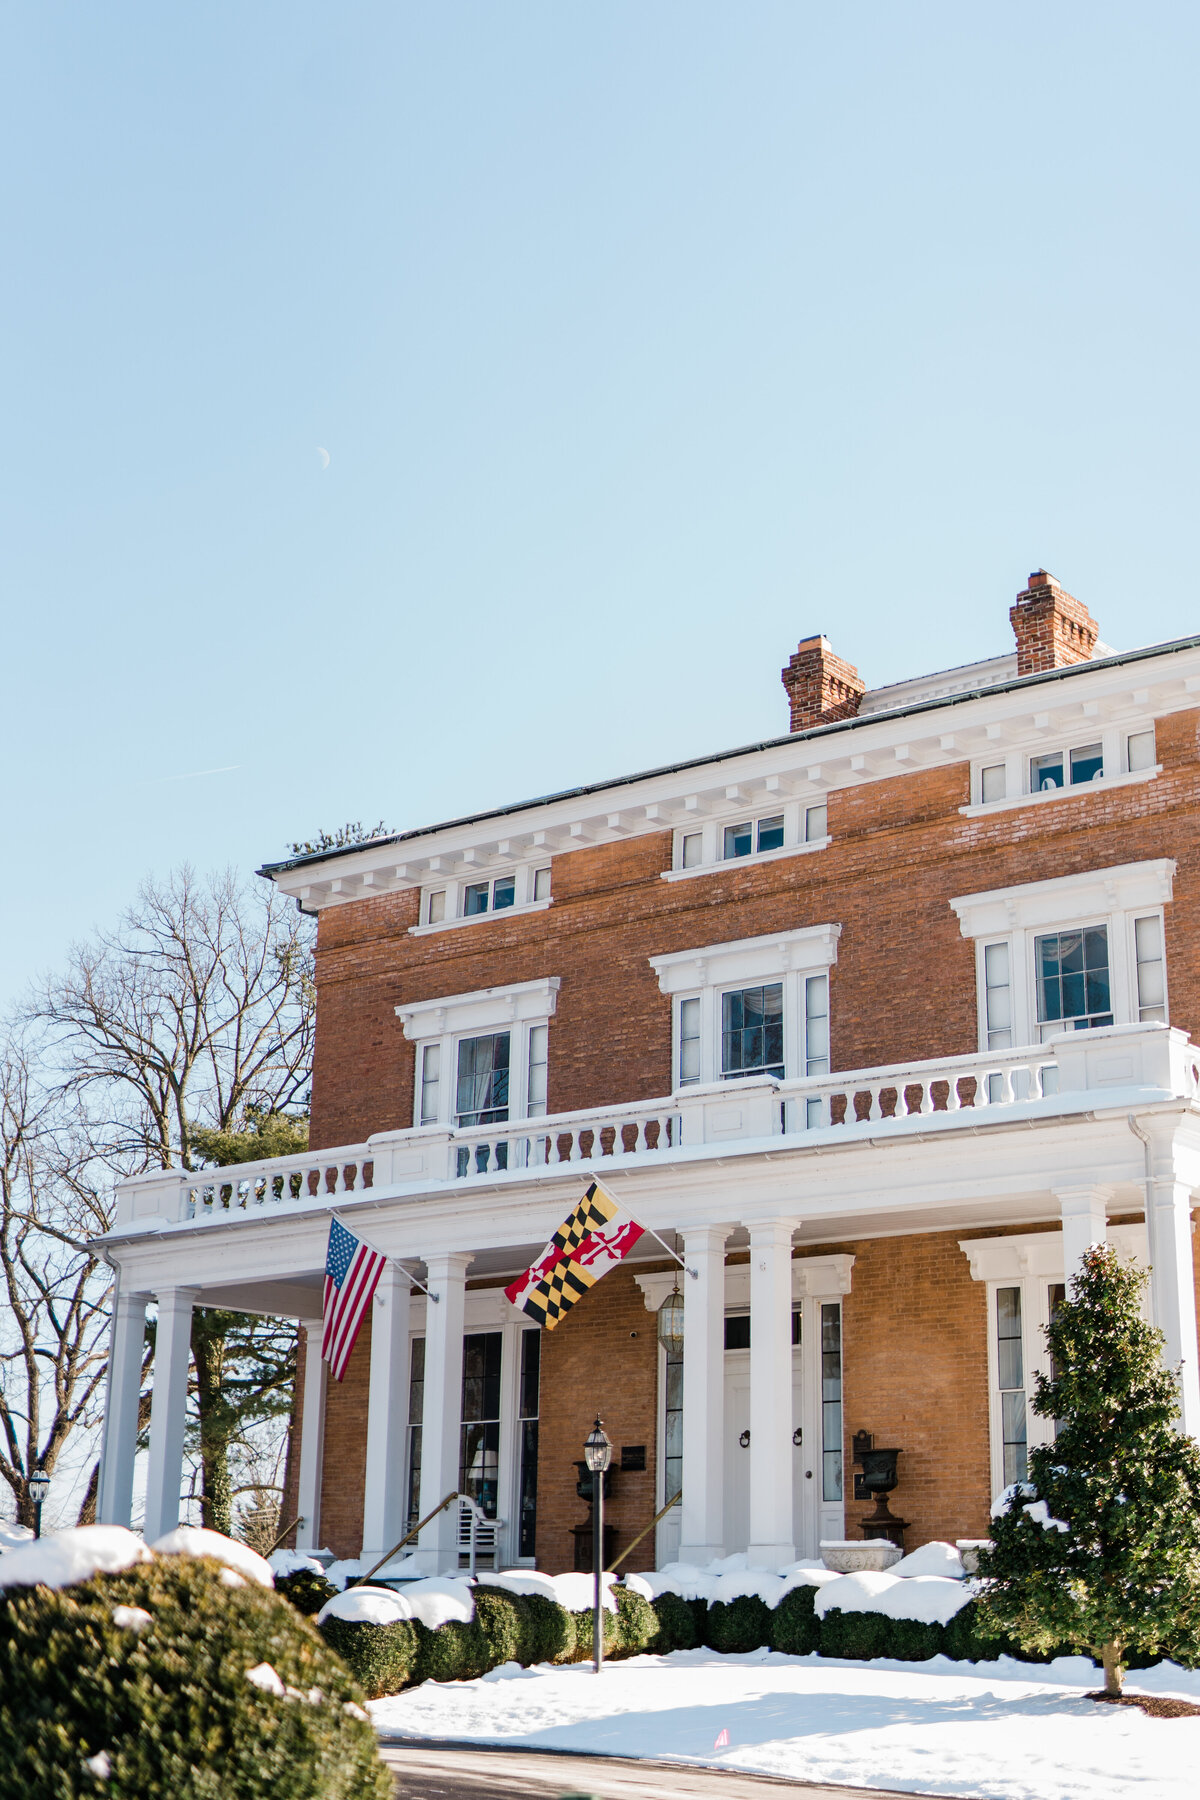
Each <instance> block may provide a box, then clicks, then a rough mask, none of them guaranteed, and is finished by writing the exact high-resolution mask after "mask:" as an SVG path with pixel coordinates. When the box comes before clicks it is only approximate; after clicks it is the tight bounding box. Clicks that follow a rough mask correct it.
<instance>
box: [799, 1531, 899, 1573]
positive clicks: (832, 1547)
mask: <svg viewBox="0 0 1200 1800" xmlns="http://www.w3.org/2000/svg"><path fill="white" fill-rule="evenodd" d="M820 1551H821V1561H822V1562H823V1563H824V1564H825V1567H826V1568H827V1569H834V1570H836V1571H837V1573H838V1574H839V1575H857V1574H858V1572H859V1570H860V1569H875V1570H878V1571H882V1570H884V1569H890V1568H891V1567H892V1565H893V1564H894V1563H898V1562H899V1561H900V1558H901V1557H902V1556H903V1555H904V1552H903V1550H901V1548H900V1546H899V1545H898V1544H889V1543H888V1541H887V1539H886V1538H873V1539H870V1540H865V1539H862V1538H858V1539H856V1540H854V1541H853V1542H852V1541H850V1540H849V1539H845V1540H837V1541H835V1542H828V1543H826V1542H824V1541H823V1542H822V1543H821V1545H820Z"/></svg>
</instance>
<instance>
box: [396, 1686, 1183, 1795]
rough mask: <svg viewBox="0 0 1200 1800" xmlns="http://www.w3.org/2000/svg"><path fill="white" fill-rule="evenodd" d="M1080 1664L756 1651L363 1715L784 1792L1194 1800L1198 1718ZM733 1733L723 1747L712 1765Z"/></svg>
mask: <svg viewBox="0 0 1200 1800" xmlns="http://www.w3.org/2000/svg"><path fill="white" fill-rule="evenodd" d="M1099 1679H1100V1678H1099V1673H1098V1671H1097V1670H1096V1668H1095V1667H1094V1666H1093V1665H1092V1664H1091V1663H1090V1662H1088V1661H1086V1660H1085V1659H1084V1658H1082V1657H1068V1658H1061V1659H1060V1660H1059V1661H1057V1662H1055V1663H1052V1664H1049V1665H1046V1666H1039V1665H1030V1664H1028V1663H1017V1662H1013V1661H1010V1660H1009V1659H1008V1658H1002V1659H1001V1660H1000V1662H998V1663H955V1662H950V1661H949V1660H948V1659H947V1658H946V1657H940V1656H939V1657H934V1658H933V1659H932V1660H931V1661H930V1662H926V1663H898V1662H886V1661H878V1662H869V1663H859V1662H855V1663H851V1662H837V1661H834V1660H832V1659H831V1658H827V1657H816V1656H803V1657H792V1656H780V1655H778V1654H776V1653H773V1652H771V1651H764V1650H755V1651H752V1652H751V1653H750V1654H749V1655H747V1656H718V1655H717V1654H716V1653H715V1652H714V1651H711V1650H686V1651H676V1652H675V1653H674V1654H673V1655H671V1656H662V1657H659V1656H637V1657H632V1658H631V1659H630V1660H629V1661H628V1662H622V1663H613V1664H610V1665H607V1666H606V1667H605V1669H604V1672H603V1674H602V1675H601V1676H600V1677H599V1678H597V1676H596V1675H595V1674H594V1673H593V1672H592V1669H591V1666H590V1664H587V1663H575V1664H571V1665H569V1666H568V1667H566V1668H553V1667H551V1666H549V1665H543V1666H542V1667H541V1668H538V1669H516V1668H515V1667H514V1666H513V1665H511V1664H510V1665H506V1667H505V1669H494V1670H492V1672H491V1675H490V1677H484V1678H483V1679H482V1680H480V1681H464V1682H446V1683H437V1682H426V1683H425V1684H424V1685H423V1686H422V1687H418V1688H411V1689H410V1690H409V1691H408V1692H407V1693H405V1694H398V1695H396V1696H394V1697H393V1698H391V1699H387V1700H377V1701H375V1702H374V1703H373V1704H372V1706H371V1709H370V1711H371V1716H372V1720H373V1722H374V1724H375V1727H376V1729H377V1730H378V1731H379V1732H380V1733H381V1734H383V1735H384V1736H391V1735H394V1734H395V1735H409V1736H419V1737H441V1738H454V1739H457V1740H459V1741H473V1742H478V1743H484V1744H503V1745H504V1746H505V1747H506V1748H509V1749H517V1748H524V1747H529V1746H534V1747H537V1748H539V1749H543V1750H574V1751H586V1752H589V1753H591V1754H593V1755H609V1756H631V1757H652V1758H655V1759H658V1760H668V1761H679V1762H681V1763H700V1764H705V1765H708V1766H712V1767H717V1768H723V1769H734V1770H740V1771H742V1772H745V1773H747V1774H751V1773H753V1774H763V1775H775V1776H780V1777H784V1778H786V1779H790V1780H793V1781H809V1782H822V1781H825V1782H834V1783H842V1784H844V1785H847V1786H860V1787H869V1786H878V1787H883V1788H888V1789H892V1790H894V1791H896V1792H901V1793H912V1792H920V1793H926V1794H953V1795H961V1796H968V1797H970V1800H976V1797H978V1800H1193V1797H1194V1795H1195V1793H1196V1769H1197V1766H1198V1764H1200V1719H1151V1718H1148V1717H1147V1716H1146V1714H1144V1713H1142V1712H1140V1711H1139V1710H1137V1709H1136V1708H1134V1707H1122V1706H1098V1705H1096V1703H1095V1702H1094V1701H1091V1700H1088V1699H1086V1698H1085V1695H1086V1692H1087V1691H1088V1690H1089V1689H1094V1688H1096V1687H1097V1686H1098V1685H1099ZM1127 1687H1128V1689H1129V1690H1130V1691H1138V1690H1140V1691H1142V1692H1151V1693H1170V1694H1178V1695H1180V1696H1181V1697H1183V1698H1185V1699H1191V1700H1193V1701H1197V1702H1200V1673H1189V1672H1186V1671H1184V1670H1182V1669H1179V1668H1176V1667H1175V1666H1174V1664H1171V1663H1162V1664H1160V1665H1159V1666H1158V1668H1157V1669H1150V1670H1143V1671H1139V1673H1138V1674H1137V1675H1136V1676H1134V1677H1131V1678H1130V1680H1129V1681H1128V1683H1127ZM723 1730H726V1731H728V1733H729V1747H728V1749H721V1750H716V1749H714V1744H715V1741H716V1739H717V1737H718V1736H719V1734H720V1733H721V1732H722V1731H723Z"/></svg>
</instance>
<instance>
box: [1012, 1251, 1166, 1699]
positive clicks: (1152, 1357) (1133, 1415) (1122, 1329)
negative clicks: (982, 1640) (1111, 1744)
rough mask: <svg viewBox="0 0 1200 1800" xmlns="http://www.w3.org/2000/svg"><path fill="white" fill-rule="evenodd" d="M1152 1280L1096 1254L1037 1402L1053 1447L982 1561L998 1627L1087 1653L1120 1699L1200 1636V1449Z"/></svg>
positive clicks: (1037, 1455) (1059, 1330) (1055, 1343)
mask: <svg viewBox="0 0 1200 1800" xmlns="http://www.w3.org/2000/svg"><path fill="white" fill-rule="evenodd" d="M1145 1281H1146V1277H1145V1275H1144V1274H1143V1273H1142V1272H1141V1271H1140V1270H1138V1269H1137V1268H1136V1267H1135V1266H1134V1265H1133V1264H1132V1263H1122V1262H1121V1260H1120V1259H1119V1257H1118V1256H1117V1254H1116V1251H1115V1250H1114V1249H1113V1248H1112V1246H1111V1245H1107V1244H1093V1245H1092V1247H1091V1249H1089V1250H1088V1251H1087V1252H1086V1253H1085V1255H1084V1258H1083V1264H1082V1267H1081V1268H1080V1271H1079V1273H1078V1275H1076V1277H1075V1278H1074V1280H1073V1281H1072V1282H1071V1286H1070V1294H1069V1297H1068V1298H1067V1299H1066V1300H1064V1301H1063V1303H1062V1304H1061V1305H1060V1307H1059V1309H1058V1313H1057V1315H1056V1317H1055V1319H1054V1322H1053V1323H1052V1324H1051V1325H1050V1327H1049V1329H1048V1331H1047V1339H1048V1342H1049V1347H1050V1355H1051V1359H1052V1366H1053V1369H1054V1376H1053V1379H1051V1380H1047V1379H1046V1378H1045V1376H1041V1375H1039V1377H1038V1381H1037V1390H1036V1393H1035V1395H1034V1400H1033V1410H1034V1412H1035V1413H1037V1414H1038V1415H1039V1416H1040V1417H1041V1418H1043V1419H1053V1420H1054V1421H1055V1422H1056V1425H1055V1432H1056V1435H1055V1439H1054V1442H1053V1443H1052V1444H1048V1445H1041V1446H1039V1447H1038V1448H1037V1449H1035V1450H1033V1451H1031V1452H1030V1456H1029V1479H1028V1481H1026V1482H1023V1483H1019V1484H1018V1485H1017V1486H1016V1487H1014V1488H1012V1489H1010V1490H1009V1494H1008V1501H1007V1505H1006V1507H1005V1509H1004V1510H1003V1511H1002V1512H1001V1513H999V1514H998V1516H997V1517H996V1518H995V1519H993V1521H992V1524H993V1536H994V1540H995V1543H994V1548H993V1549H991V1550H989V1551H985V1552H983V1553H981V1555H980V1561H979V1570H980V1574H981V1575H982V1576H984V1577H985V1579H986V1580H987V1583H988V1585H987V1587H986V1588H985V1590H984V1592H983V1594H982V1595H981V1598H980V1606H981V1609H982V1610H983V1612H984V1613H985V1614H986V1615H987V1616H988V1617H990V1620H991V1622H992V1623H993V1624H994V1625H995V1626H996V1627H997V1628H999V1630H1001V1631H1002V1632H1004V1633H1006V1634H1008V1635H1010V1636H1012V1637H1014V1638H1015V1639H1016V1640H1017V1642H1018V1643H1019V1644H1020V1645H1021V1646H1022V1648H1023V1649H1025V1650H1028V1651H1033V1652H1045V1651H1047V1650H1053V1649H1056V1648H1059V1647H1062V1646H1070V1647H1072V1648H1073V1649H1076V1650H1080V1651H1085V1652H1087V1653H1088V1654H1090V1655H1091V1656H1093V1657H1094V1658H1095V1660H1096V1661H1097V1662H1100V1663H1102V1664H1103V1666H1104V1685H1105V1691H1106V1692H1107V1693H1108V1694H1112V1695H1116V1694H1119V1693H1120V1691H1121V1682H1122V1679H1123V1676H1124V1671H1125V1666H1126V1663H1127V1661H1128V1659H1129V1657H1130V1656H1131V1655H1137V1656H1145V1655H1149V1656H1155V1655H1162V1654H1168V1653H1170V1651H1171V1650H1172V1649H1175V1648H1178V1647H1179V1646H1180V1645H1181V1644H1186V1643H1188V1642H1191V1643H1192V1644H1195V1643H1196V1642H1197V1640H1198V1639H1200V1446H1197V1444H1196V1442H1195V1440H1194V1439H1193V1438H1191V1437H1189V1436H1187V1435H1186V1434H1185V1433H1184V1432H1181V1431H1180V1430H1179V1429H1178V1427H1177V1424H1176V1420H1177V1417H1178V1411H1179V1381H1178V1377H1177V1374H1176V1372H1174V1371H1172V1370H1170V1369H1166V1368H1164V1367H1163V1365H1162V1362H1161V1351H1162V1344H1163V1338H1162V1333H1161V1332H1159V1331H1156V1330H1154V1329H1153V1328H1152V1327H1151V1326H1149V1325H1147V1324H1146V1323H1145V1321H1144V1320H1143V1319H1142V1316H1141V1310H1140V1307H1141V1297H1142V1291H1143V1288H1144V1286H1145Z"/></svg>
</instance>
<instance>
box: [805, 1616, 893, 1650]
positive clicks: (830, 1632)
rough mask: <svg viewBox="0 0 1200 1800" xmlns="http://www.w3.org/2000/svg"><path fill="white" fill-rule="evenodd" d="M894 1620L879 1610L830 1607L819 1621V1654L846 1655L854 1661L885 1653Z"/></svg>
mask: <svg viewBox="0 0 1200 1800" xmlns="http://www.w3.org/2000/svg"><path fill="white" fill-rule="evenodd" d="M894 1622H895V1621H894V1620H892V1619H888V1618H885V1617H884V1615H883V1614H882V1613H874V1612H843V1611H842V1610H841V1608H840V1607H837V1606H831V1607H830V1609H829V1611H828V1612H827V1613H826V1614H825V1617H824V1618H823V1619H822V1620H821V1655H822V1656H841V1657H846V1658H848V1659H850V1660H852V1661H854V1662H867V1661H869V1660H870V1658H871V1657H873V1656H887V1655H888V1654H889V1652H888V1648H887V1643H888V1637H889V1635H890V1628H891V1626H892V1625H893V1624H894Z"/></svg>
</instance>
